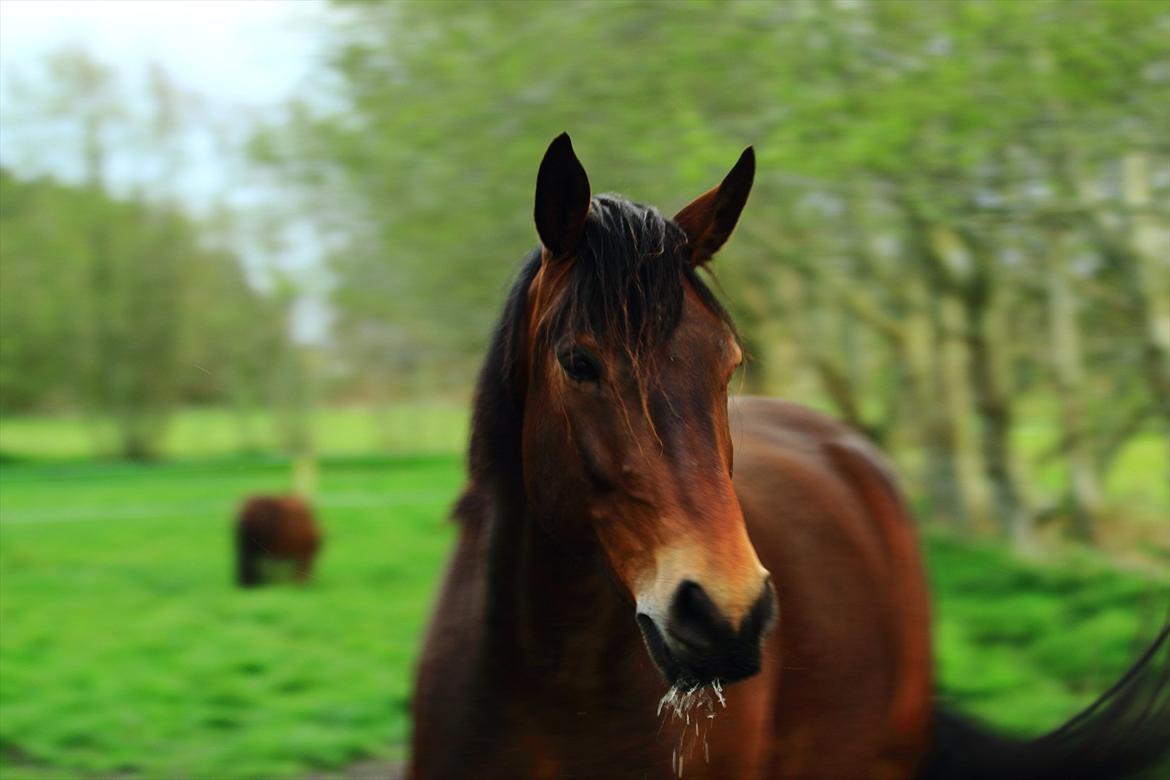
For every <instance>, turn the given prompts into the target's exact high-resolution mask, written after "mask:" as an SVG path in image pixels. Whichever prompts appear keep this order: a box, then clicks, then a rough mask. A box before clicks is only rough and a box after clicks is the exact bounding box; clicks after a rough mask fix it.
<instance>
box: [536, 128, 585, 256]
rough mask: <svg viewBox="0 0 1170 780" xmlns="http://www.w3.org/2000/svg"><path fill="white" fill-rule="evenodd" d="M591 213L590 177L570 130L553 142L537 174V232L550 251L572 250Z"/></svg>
mask: <svg viewBox="0 0 1170 780" xmlns="http://www.w3.org/2000/svg"><path fill="white" fill-rule="evenodd" d="M588 213H589V177H588V176H586V175H585V168H584V167H583V166H582V165H581V161H580V160H578V159H577V155H576V154H574V153H573V142H572V141H570V140H569V134H568V133H561V134H560V135H558V136H557V137H556V138H554V139H553V142H552V143H551V144H549V146H548V151H547V152H545V153H544V159H543V160H541V161H540V172H539V173H538V174H537V175H536V212H535V216H536V232H537V233H539V234H540V242H541V243H542V244H544V247H545V249H547V250H548V252H549V254H550V255H552V256H554V257H556V256H561V255H567V254H570V253H572V251H573V250H574V249H576V248H577V242H578V241H580V240H581V232H582V231H583V230H584V228H585V217H586V215H587V214H588Z"/></svg>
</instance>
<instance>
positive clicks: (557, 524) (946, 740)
mask: <svg viewBox="0 0 1170 780" xmlns="http://www.w3.org/2000/svg"><path fill="white" fill-rule="evenodd" d="M754 167H755V162H754V157H753V152H752V150H751V149H748V150H746V151H745V152H744V153H743V155H742V156H741V157H740V159H739V161H738V162H737V163H736V165H735V167H734V168H732V170H731V172H730V173H729V174H728V175H727V177H726V178H725V179H724V180H723V182H722V183H721V184H719V185H718V186H717V187H715V188H713V189H712V190H710V191H709V192H707V193H706V194H704V195H702V196H700V197H699V198H698V199H697V200H695V201H694V202H693V203H691V204H690V205H688V206H686V207H685V208H684V209H682V211H680V212H679V213H678V214H677V215H676V216H675V217H674V218H673V219H666V218H664V217H663V216H662V215H661V214H659V213H658V212H657V211H656V210H654V209H652V208H649V207H646V206H642V205H638V204H636V203H632V202H630V201H627V200H625V199H623V198H620V197H616V196H606V195H602V196H599V197H592V196H591V194H590V187H589V181H588V178H587V176H586V174H585V170H584V168H583V167H582V166H581V164H580V162H579V161H578V159H577V157H576V155H575V154H574V152H573V148H572V145H571V143H570V141H569V138H568V136H566V135H562V136H560V137H558V138H557V139H556V140H554V141H553V142H552V145H551V146H550V147H549V149H548V151H547V153H546V154H545V157H544V160H543V161H542V163H541V165H540V171H539V174H538V176H537V182H536V210H535V217H536V227H537V232H538V233H539V235H540V240H541V247H540V249H539V250H537V251H535V252H533V253H532V254H531V255H530V256H529V257H528V259H527V261H526V262H525V263H524V265H523V269H522V270H521V272H520V275H519V279H518V281H517V282H516V284H515V286H514V288H513V289H512V292H511V295H510V296H509V297H508V300H507V303H506V305H505V307H504V313H503V316H502V318H501V319H500V322H499V325H498V327H497V329H496V331H495V334H494V336H493V338H492V341H491V346H490V348H489V350H488V354H487V358H486V360H485V361H484V364H483V369H482V372H481V374H480V377H479V384H478V389H477V393H476V398H475V406H474V414H473V425H472V435H471V444H470V455H469V461H470V463H469V466H470V482H469V484H468V485H467V487H466V489H465V491H464V493H463V495H462V497H461V499H460V500H459V502H458V504H457V506H456V508H455V512H454V514H455V518H456V520H457V522H458V525H459V537H458V542H457V544H456V547H455V550H454V553H453V557H452V559H451V561H450V564H449V566H448V569H447V573H446V576H445V580H444V583H443V585H442V589H441V592H440V595H439V598H438V604H437V606H436V608H435V611H434V614H433V617H432V621H431V625H430V629H429V632H428V635H427V638H426V643H425V648H424V650H423V654H422V658H421V661H420V663H419V667H418V676H417V681H416V687H415V695H414V704H413V707H414V734H413V743H412V757H411V767H410V775H409V776H410V777H412V778H415V780H446V779H448V778H469V777H474V778H509V780H512V779H514V778H555V777H565V778H631V779H637V780H641V779H642V778H666V777H676V776H683V777H687V778H715V779H718V780H764V779H765V778H826V779H829V778H831V779H832V780H858V779H861V778H881V779H883V780H885V779H891V780H892V779H894V778H912V777H916V776H931V777H940V778H941V777H955V778H959V777H964V778H966V777H970V778H976V777H995V778H1008V777H1020V778H1023V777H1028V778H1039V777H1072V776H1077V777H1086V778H1087V777H1096V778H1104V777H1114V776H1118V775H1119V774H1120V771H1128V770H1129V769H1136V768H1137V767H1138V766H1140V765H1142V764H1144V763H1145V762H1147V761H1149V760H1150V759H1151V758H1152V757H1153V756H1154V755H1155V754H1156V751H1157V750H1159V749H1162V747H1163V745H1162V743H1160V742H1159V741H1158V739H1157V738H1158V737H1160V736H1161V735H1160V734H1158V733H1157V729H1158V728H1161V727H1162V726H1164V725H1165V724H1166V720H1167V714H1166V707H1165V706H1162V708H1161V709H1160V710H1157V711H1154V712H1153V713H1152V714H1151V713H1146V714H1144V715H1143V714H1142V713H1143V712H1144V709H1143V708H1144V707H1145V705H1146V703H1147V702H1146V700H1145V698H1143V697H1145V696H1146V694H1147V692H1148V683H1149V682H1150V679H1151V677H1156V678H1158V679H1160V680H1162V681H1163V682H1165V677H1166V672H1165V670H1166V668H1167V663H1166V660H1165V658H1164V652H1165V647H1166V642H1165V639H1164V637H1163V640H1162V641H1161V642H1160V644H1159V645H1158V646H1157V647H1156V648H1155V651H1156V652H1157V653H1162V655H1160V656H1158V657H1153V655H1151V656H1150V657H1147V658H1146V659H1143V660H1142V661H1141V662H1139V664H1138V666H1137V667H1136V669H1135V671H1134V673H1133V674H1132V675H1131V676H1130V677H1129V678H1127V680H1126V681H1125V683H1124V684H1123V685H1121V686H1120V687H1119V688H1118V689H1116V690H1115V691H1114V692H1113V693H1111V694H1110V695H1108V696H1107V697H1106V699H1105V700H1104V702H1103V704H1101V706H1099V707H1098V708H1097V709H1096V710H1095V711H1093V712H1092V713H1089V714H1087V715H1086V716H1084V717H1083V718H1082V719H1079V720H1078V721H1075V722H1074V724H1072V725H1071V726H1070V727H1067V728H1066V730H1064V731H1062V732H1058V733H1057V734H1056V735H1053V736H1050V737H1048V738H1045V739H1047V742H1045V740H1040V741H1039V742H1037V743H1017V742H1012V741H1010V740H1006V739H998V738H996V737H994V736H992V735H990V734H988V733H985V732H983V731H982V730H981V729H979V728H978V727H977V726H974V725H972V724H971V723H969V722H967V721H964V720H962V719H961V718H958V717H956V716H952V715H949V714H947V713H946V712H945V711H943V710H942V709H941V708H939V707H938V706H937V705H936V702H935V693H936V692H935V685H934V679H933V676H932V663H931V647H930V622H929V614H928V598H927V586H926V581H925V578H924V575H923V568H922V562H921V559H920V553H919V548H918V543H917V540H916V536H915V528H914V524H913V522H912V521H911V517H910V515H909V513H908V511H907V508H906V505H905V502H904V501H903V499H902V497H901V495H900V494H899V491H898V488H897V487H896V485H895V480H894V477H893V476H892V473H891V471H890V468H889V467H888V466H887V465H886V464H885V463H884V461H883V459H882V457H881V456H880V455H879V454H878V453H877V452H876V451H875V450H874V449H873V448H872V447H871V446H870V445H869V444H868V443H866V441H864V440H863V439H862V438H861V437H860V436H858V435H857V434H855V433H853V432H851V431H850V430H848V429H846V428H845V427H843V426H841V425H839V424H837V423H836V422H833V421H832V420H829V419H827V418H825V417H824V416H822V415H820V414H817V413H815V412H812V411H809V410H807V409H803V408H801V407H799V406H796V405H794V404H791V403H785V402H783V401H776V400H767V399H760V398H740V399H735V400H732V401H731V402H730V404H729V401H728V391H727V387H728V382H729V381H730V379H731V378H732V375H733V373H734V372H735V370H736V367H737V366H738V365H739V364H740V362H741V360H742V356H743V353H742V351H741V350H740V347H739V344H738V343H737V339H736V334H735V329H734V327H733V324H732V321H731V318H730V317H729V316H728V314H727V312H726V311H725V310H724V309H723V308H722V306H720V304H719V303H718V301H717V300H716V299H715V297H714V296H713V295H712V294H711V292H710V291H709V290H708V288H707V286H706V285H705V284H704V283H703V281H702V280H701V279H700V277H699V274H698V271H699V269H701V268H702V267H703V266H704V265H705V264H706V263H708V262H709V261H710V259H711V257H712V255H714V254H715V252H716V251H717V250H718V249H719V248H720V246H721V245H722V244H723V243H724V241H725V240H726V239H727V237H728V236H729V234H730V233H731V231H732V228H733V227H734V226H735V223H736V221H737V219H738V217H739V214H740V211H741V209H742V208H743V206H744V204H745V202H746V200H747V196H748V192H749V189H750V187H751V183H752V178H753V175H754ZM1153 652H1154V651H1152V653H1153ZM737 681H738V682H737ZM732 683H734V685H732ZM724 685H728V686H729V687H727V688H726V689H724V688H723V686H724ZM1135 713H1136V714H1135ZM1114 770H1119V771H1117V772H1115V771H1114ZM1078 773H1079V774H1078Z"/></svg>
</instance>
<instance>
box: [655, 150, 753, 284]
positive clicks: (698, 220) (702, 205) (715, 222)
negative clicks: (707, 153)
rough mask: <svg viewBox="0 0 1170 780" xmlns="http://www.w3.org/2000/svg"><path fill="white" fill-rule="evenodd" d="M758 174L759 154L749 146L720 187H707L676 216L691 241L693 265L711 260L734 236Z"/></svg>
mask: <svg viewBox="0 0 1170 780" xmlns="http://www.w3.org/2000/svg"><path fill="white" fill-rule="evenodd" d="M755 175H756V153H755V152H754V151H753V150H752V147H750V146H749V147H748V148H747V149H744V150H743V154H741V155H740V156H739V161H738V162H736V164H735V167H734V168H732V169H731V172H730V173H728V174H727V176H725V177H724V179H723V181H722V182H720V183H719V186H717V187H714V188H712V189H710V190H707V192H705V193H703V194H702V195H700V196H699V197H697V198H695V199H694V200H693V201H691V202H690V204H689V205H687V206H686V207H685V208H684V209H683V210H682V211H680V212H679V213H677V214H675V215H674V221H675V222H677V223H678V226H679V227H681V228H682V229H683V232H685V233H686V234H687V238H688V239H689V240H690V243H691V262H692V263H693V264H694V265H701V264H703V263H705V262H707V261H708V260H710V259H711V256H712V255H714V254H715V253H716V252H718V251H719V247H721V246H723V242H724V241H726V240H727V237H728V236H730V235H731V231H732V230H734V229H735V223H736V222H738V221H739V214H740V212H741V211H743V206H744V204H745V203H747V199H748V193H750V192H751V191H752V179H753V178H755Z"/></svg>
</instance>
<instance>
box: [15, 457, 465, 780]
mask: <svg viewBox="0 0 1170 780" xmlns="http://www.w3.org/2000/svg"><path fill="white" fill-rule="evenodd" d="M321 477H322V479H321V502H320V503H321V509H320V514H321V520H322V522H323V523H324V525H325V526H326V528H327V530H328V535H329V538H328V541H327V546H326V548H325V552H324V555H323V557H322V559H321V562H320V563H321V565H320V569H319V571H318V576H317V578H316V581H315V583H314V584H313V585H311V586H310V587H308V588H305V589H296V588H293V587H278V588H272V589H266V590H262V591H257V592H247V593H243V592H240V591H238V590H236V589H235V588H234V587H232V585H231V584H230V576H231V565H230V561H231V557H230V552H229V551H230V547H229V537H228V527H229V526H228V518H229V516H230V514H231V511H232V506H233V504H234V503H235V501H236V500H237V499H238V498H239V497H241V496H243V495H245V494H247V493H251V492H254V491H267V490H282V489H284V488H285V487H286V484H287V481H288V468H287V466H286V465H284V464H281V463H274V462H266V461H255V460H239V459H237V460H225V461H215V462H203V463H188V464H176V465H167V466H154V467H150V466H111V465H102V464H97V465H63V466H61V465H53V466H45V465H35V466H13V465H8V466H5V467H4V468H3V474H2V476H0V624H2V625H3V630H2V631H0V761H2V764H0V765H2V766H3V767H4V772H3V775H4V777H5V778H6V779H7V778H8V777H9V776H10V775H9V773H10V772H12V773H16V772H17V771H18V770H19V773H20V774H21V775H28V776H30V777H44V778H60V777H84V776H111V775H117V776H119V777H121V776H129V777H146V778H208V779H209V780H210V779H212V778H215V779H216V780H225V779H226V780H235V778H247V777H275V776H281V777H283V776H293V777H295V776H298V775H301V774H304V773H305V772H307V771H309V770H312V769H314V768H320V767H335V766H341V765H344V764H346V763H348V762H351V761H353V760H355V759H357V758H359V757H362V756H378V755H388V754H389V755H393V754H394V753H395V752H396V751H401V747H402V744H403V740H404V738H405V735H406V733H407V728H408V718H407V696H408V686H409V677H410V674H409V670H410V669H411V667H412V665H413V660H414V656H415V653H416V651H417V647H418V641H419V636H420V631H421V630H422V627H423V624H424V620H425V615H426V611H427V605H428V604H429V602H430V600H431V597H432V589H433V587H434V585H435V579H436V573H437V572H438V571H439V569H440V566H441V561H442V559H443V555H444V552H445V550H446V548H447V545H448V543H449V540H450V538H451V535H452V530H453V529H452V528H451V527H450V526H449V524H447V523H446V522H445V521H444V517H445V514H446V510H447V507H448V504H449V502H450V500H451V498H452V496H453V494H454V492H455V491H456V490H457V487H458V484H459V482H460V479H461V468H460V465H459V462H458V461H457V460H455V459H453V458H451V457H438V458H415V459H379V460H360V459H351V460H348V461H334V462H329V463H327V464H326V467H325V468H324V469H323V470H322V475H321Z"/></svg>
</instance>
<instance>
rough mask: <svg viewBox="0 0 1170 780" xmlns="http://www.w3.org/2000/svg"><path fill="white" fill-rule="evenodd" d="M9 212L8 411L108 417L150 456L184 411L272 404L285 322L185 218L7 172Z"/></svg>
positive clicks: (3, 288) (2, 323)
mask: <svg viewBox="0 0 1170 780" xmlns="http://www.w3.org/2000/svg"><path fill="white" fill-rule="evenodd" d="M0 202H2V206H0V230H2V231H3V233H4V241H3V243H2V244H0V334H2V335H0V410H2V411H4V412H6V413H11V412H12V411H14V410H30V409H44V408H51V407H57V408H70V407H72V408H74V409H80V410H84V411H86V412H88V413H90V414H91V415H99V414H100V415H108V416H109V418H110V419H112V420H113V421H114V422H115V432H116V434H117V442H118V444H117V447H118V449H119V451H120V452H121V453H122V454H125V455H129V456H136V457H143V456H151V455H153V454H155V451H156V447H157V444H158V440H159V439H160V437H161V436H162V435H163V434H164V432H165V425H166V422H167V419H168V417H169V414H170V412H171V410H172V408H173V406H174V405H175V404H176V402H178V401H179V400H181V399H185V400H188V401H206V400H212V399H215V400H221V401H223V400H236V399H237V398H241V397H242V398H244V399H245V400H251V401H252V402H253V403H255V402H257V401H258V400H260V398H262V397H263V394H262V393H264V392H266V391H265V389H264V388H263V384H264V382H265V381H266V374H265V370H266V368H267V366H268V363H267V361H268V360H269V359H270V358H271V356H272V355H273V354H278V353H279V352H280V351H281V350H282V349H283V344H284V342H285V336H284V334H283V325H284V323H283V322H282V319H281V313H280V311H279V310H277V309H276V308H274V306H273V305H272V303H271V302H270V301H269V300H267V299H266V298H264V297H263V296H262V295H260V294H259V293H258V292H256V291H255V290H254V289H253V288H252V287H251V286H250V285H249V283H248V282H247V280H246V279H245V278H244V273H243V269H242V267H241V264H240V261H239V259H238V258H237V257H236V256H235V255H233V254H231V253H229V252H226V251H223V250H220V249H213V248H208V246H207V245H206V242H205V240H204V238H203V236H202V235H201V231H200V229H199V227H198V226H197V225H196V224H194V223H193V222H192V221H191V220H190V219H188V218H187V217H185V216H184V215H183V214H182V213H180V212H179V211H177V210H175V209H172V208H167V207H163V206H159V205H149V204H147V203H146V202H144V201H140V200H120V199H115V198H113V197H111V196H110V195H108V194H107V193H105V192H104V191H103V190H101V189H100V188H97V187H94V186H72V185H64V184H59V183H55V182H52V181H49V180H36V181H21V180H18V179H16V178H15V177H14V176H12V175H11V174H9V173H8V172H7V171H2V170H0ZM249 396H250V398H249Z"/></svg>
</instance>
